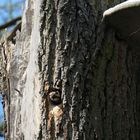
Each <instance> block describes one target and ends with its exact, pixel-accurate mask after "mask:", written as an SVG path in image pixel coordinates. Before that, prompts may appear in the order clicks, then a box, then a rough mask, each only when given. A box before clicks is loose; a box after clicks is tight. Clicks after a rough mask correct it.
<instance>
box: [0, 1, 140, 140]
mask: <svg viewBox="0 0 140 140" xmlns="http://www.w3.org/2000/svg"><path fill="white" fill-rule="evenodd" d="M120 2H122V0H121V1H120V0H110V1H105V0H101V1H98V0H59V1H56V0H54V1H53V0H34V1H32V0H27V1H26V5H25V11H24V14H23V19H22V28H21V32H19V31H17V35H16V43H15V42H13V41H12V40H8V42H7V40H6V42H7V43H6V44H4V43H3V44H2V49H3V52H4V54H5V55H4V60H5V61H4V60H3V61H4V62H6V63H4V66H5V73H6V74H5V75H6V80H5V82H3V85H6V86H5V87H6V88H5V93H6V95H5V96H4V103H5V112H6V121H5V122H6V124H7V128H6V129H5V137H6V139H10V140H15V139H17V140H20V139H25V140H37V139H38V140H46V139H56V140H57V139H62V140H63V139H68V140H69V139H72V140H76V139H80V140H82V139H84V140H85V139H86V140H123V139H126V140H138V139H139V138H140V134H139V130H140V122H139V118H140V110H139V106H140V103H139V98H140V95H139V85H140V84H139V82H140V81H139V76H138V75H139V60H140V59H139V57H140V54H139V52H140V51H139V49H140V48H139V47H137V46H136V45H132V44H128V43H127V41H126V40H123V39H118V38H117V36H116V30H115V29H114V28H111V27H110V26H106V25H105V23H104V22H103V20H102V19H103V12H104V11H105V10H106V9H108V8H109V7H112V6H113V5H116V4H118V3H120ZM7 48H10V50H9V49H7ZM8 107H9V108H8Z"/></svg>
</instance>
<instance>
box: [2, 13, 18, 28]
mask: <svg viewBox="0 0 140 140" xmlns="http://www.w3.org/2000/svg"><path fill="white" fill-rule="evenodd" d="M19 20H21V16H19V17H16V18H14V19H12V20H10V21H8V22H6V23H4V24H3V25H0V30H3V29H5V28H7V27H9V26H12V25H14V24H16V22H17V21H19Z"/></svg>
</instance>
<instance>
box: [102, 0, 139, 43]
mask: <svg viewBox="0 0 140 140" xmlns="http://www.w3.org/2000/svg"><path fill="white" fill-rule="evenodd" d="M103 21H104V22H105V23H106V24H107V25H108V26H111V27H113V28H114V29H115V30H116V32H117V35H118V36H117V37H119V38H120V39H124V40H127V41H128V42H129V43H132V42H133V43H134V44H137V45H139V44H140V0H129V1H126V2H123V3H121V4H118V5H116V6H115V7H113V8H110V9H108V10H106V11H105V12H104V14H103Z"/></svg>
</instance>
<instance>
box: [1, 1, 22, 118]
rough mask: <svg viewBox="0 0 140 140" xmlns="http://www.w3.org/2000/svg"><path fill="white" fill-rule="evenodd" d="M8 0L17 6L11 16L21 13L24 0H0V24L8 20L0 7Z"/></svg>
mask: <svg viewBox="0 0 140 140" xmlns="http://www.w3.org/2000/svg"><path fill="white" fill-rule="evenodd" d="M9 1H11V2H12V3H13V4H17V6H15V9H14V10H13V12H12V13H11V15H12V17H16V16H19V15H21V13H22V10H21V7H22V6H21V7H20V5H22V1H24V0H0V24H3V23H4V22H6V21H8V20H10V19H9V13H8V10H5V9H3V8H2V7H3V6H4V5H5V4H6V3H7V2H9ZM2 115H3V109H2V104H1V99H0V117H1V116H2Z"/></svg>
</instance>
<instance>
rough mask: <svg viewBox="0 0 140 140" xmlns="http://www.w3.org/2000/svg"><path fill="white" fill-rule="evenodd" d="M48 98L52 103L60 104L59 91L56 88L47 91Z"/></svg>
mask: <svg viewBox="0 0 140 140" xmlns="http://www.w3.org/2000/svg"><path fill="white" fill-rule="evenodd" d="M49 100H50V102H51V103H52V104H53V105H59V104H61V102H62V100H61V91H60V90H58V89H54V90H53V91H51V92H50V93H49Z"/></svg>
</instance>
